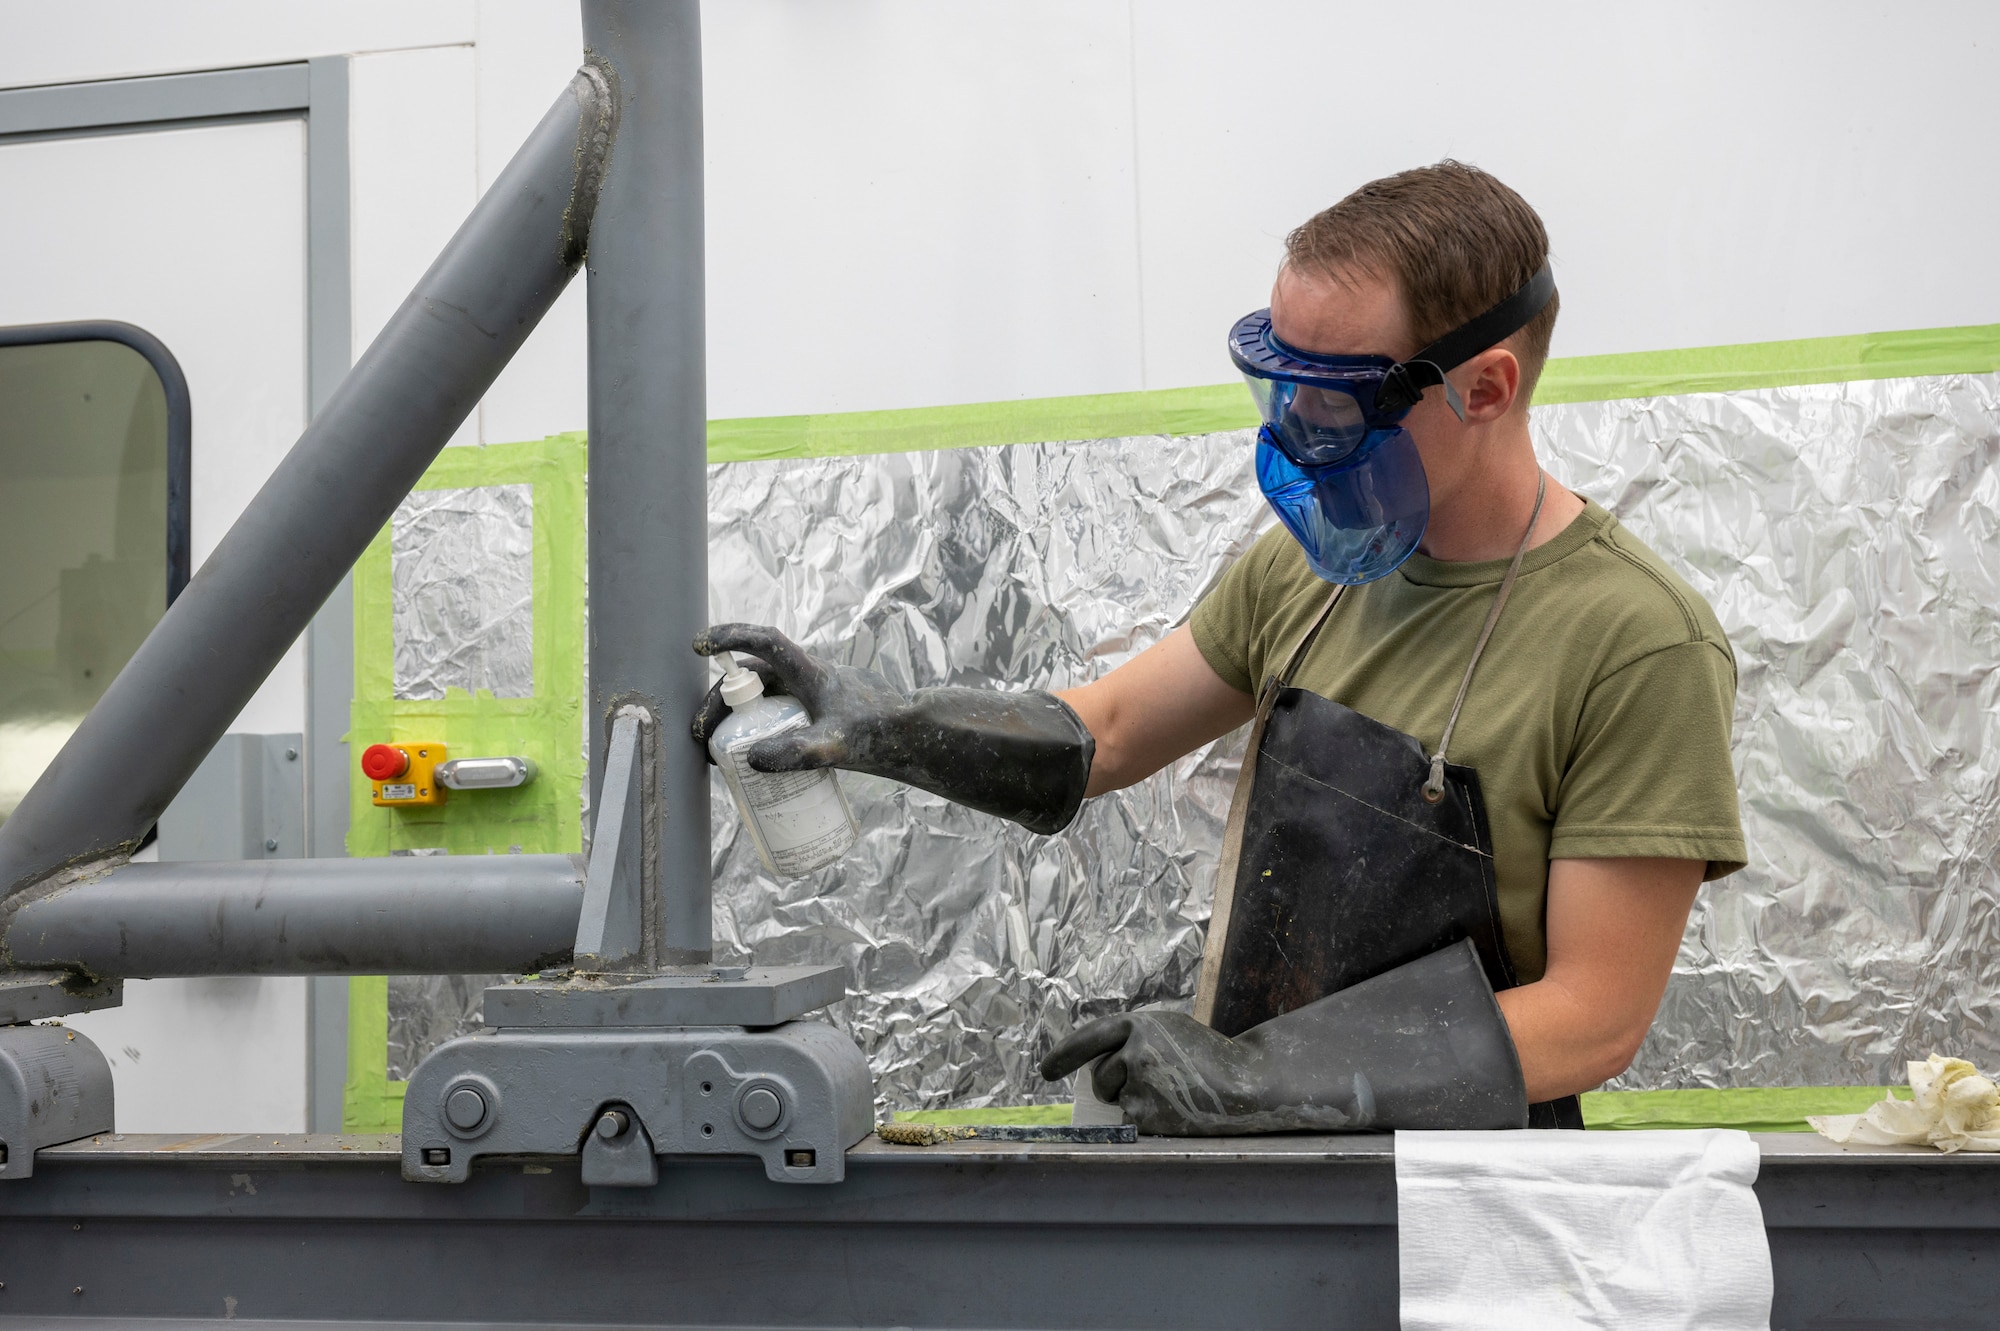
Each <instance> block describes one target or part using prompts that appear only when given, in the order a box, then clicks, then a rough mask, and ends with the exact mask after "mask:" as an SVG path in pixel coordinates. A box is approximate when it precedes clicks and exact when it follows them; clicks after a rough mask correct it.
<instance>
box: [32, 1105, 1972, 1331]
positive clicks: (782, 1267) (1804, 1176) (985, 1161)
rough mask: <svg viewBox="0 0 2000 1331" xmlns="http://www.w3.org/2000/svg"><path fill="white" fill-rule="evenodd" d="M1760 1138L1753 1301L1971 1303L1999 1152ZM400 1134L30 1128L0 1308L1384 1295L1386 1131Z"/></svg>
mask: <svg viewBox="0 0 2000 1331" xmlns="http://www.w3.org/2000/svg"><path fill="white" fill-rule="evenodd" d="M1757 1140H1758V1144H1759V1147H1760V1148H1761V1150H1762V1152H1763V1165H1762V1171H1761V1174H1760V1177H1759V1181H1758V1185H1757V1192H1758V1196H1759V1198H1760V1200H1761V1202H1762V1204H1763V1208H1764V1216H1765V1223H1766V1226H1767V1228H1768V1230H1769V1232H1770V1238H1771V1251H1772V1260H1773V1265H1774V1272H1775V1276H1776V1286H1777V1301H1776V1308H1775V1310H1774V1316H1773V1320H1772V1325H1773V1327H1774V1328H1780V1329H1781V1331H1782V1329H1784V1328H1797V1327H1814V1328H1843V1329H1845V1331H1857V1329H1858V1328H1864V1327H1882V1326H1900V1325H1912V1324H1915V1321H1916V1320H1917V1319H1921V1320H1922V1322H1924V1323H1926V1324H1935V1323H1940V1322H1945V1321H1949V1320H1951V1319H1953V1318H1962V1319H1968V1320H1966V1321H1965V1322H1964V1324H1966V1325H1974V1324H1980V1322H1981V1320H1982V1319H1983V1318H1984V1317H1985V1316H1986V1314H1987V1313H1988V1311H1989V1310H1990V1289H1991V1275H1990V1273H1991V1272H1992V1271H1993V1270H1994V1269H1995V1263H1997V1262H2000V1173H1996V1172H1994V1171H1995V1170H2000V1157H1995V1156H1971V1155H1957V1156H1945V1155H1941V1154H1939V1153H1937V1152H1934V1151H1929V1150H1925V1149H1919V1148H1905V1149H1887V1150H1869V1149H1845V1148H1841V1147H1837V1146H1834V1145H1832V1144H1831V1143H1829V1142H1826V1141H1823V1140H1821V1139H1819V1138H1817V1137H1811V1136H1805V1135H1771V1136H1762V1137H1759V1138H1758V1139H1757ZM398 1147H399V1144H398V1140H397V1138H395V1137H393V1136H304V1135H299V1136H283V1135H277V1136H242V1135H212V1136H189V1137H163V1136H140V1135H137V1134H116V1135H106V1136H102V1137H97V1138H93V1139H90V1140H87V1141H83V1142H77V1143H74V1144H72V1145H69V1146H63V1147H57V1148H53V1149H51V1150H47V1151H44V1152H42V1153H41V1154H40V1155H39V1156H38V1157H37V1160H36V1172H35V1176H34V1177H33V1178H32V1179H27V1180H22V1181H18V1182H9V1183H6V1184H4V1185H0V1282H4V1283H0V1318H9V1317H12V1318H22V1319H36V1320H43V1319H47V1318H50V1317H57V1316H60V1317H71V1318H82V1319H86V1321H85V1322H84V1323H79V1325H81V1324H87V1321H88V1320H89V1319H111V1320H113V1321H115V1320H117V1319H123V1318H133V1317H155V1318H182V1319H224V1318H232V1319H234V1320H237V1321H250V1322H252V1323H253V1324H254V1323H255V1322H257V1321H262V1320H277V1319H299V1320H307V1321H325V1322H342V1321H377V1322H391V1323H402V1324H421V1323H427V1322H455V1323H460V1324H463V1323H468V1322H470V1323H474V1324H490V1325H506V1326H533V1325H558V1324H564V1323H571V1324H592V1325H598V1326H603V1325H648V1326H660V1325H664V1326H681V1327H724V1326H728V1327H781V1326H782V1327H899V1326H900V1327H1075V1328H1086V1327H1088V1328H1101V1327H1148V1328H1177V1327H1231V1328H1242V1327H1291V1326H1314V1327H1326V1326H1355V1327H1394V1326H1395V1325H1396V1302H1397V1286H1396V1234H1395V1222H1396V1194H1395V1163H1394V1162H1395V1157H1394V1142H1393V1139H1392V1138H1390V1137H1387V1136H1329V1137H1307V1136H1292V1137H1256V1138H1233V1139H1216V1140H1171V1139H1147V1140H1142V1141H1140V1142H1139V1143H1137V1144H1135V1145H1128V1146H1065V1145H1045V1144H1019V1143H998V1142H979V1141H964V1142H953V1143H948V1144H945V1145H940V1146H931V1147H898V1146H889V1145H885V1144H883V1143H881V1142H879V1141H875V1140H873V1139H870V1140H869V1141H868V1142H865V1143H864V1144H863V1145H861V1146H859V1147H857V1148H856V1149H855V1150H854V1151H853V1152H852V1153H851V1154H850V1155H849V1157H848V1177H847V1181H846V1182H845V1183H841V1184H837V1185H832V1186H824V1187H812V1186H799V1185H787V1184H778V1183H772V1182H769V1181H768V1180H766V1179H765V1178H764V1176H763V1171H762V1168H761V1166H759V1165H758V1164H756V1163H755V1162H754V1161H750V1160H740V1161H739V1160H736V1159H731V1158H679V1159H671V1160H666V1161H663V1162H662V1169H661V1176H660V1182H659V1184H658V1186H656V1187H653V1188H649V1189H606V1188H599V1189H592V1188H588V1187H585V1186H584V1185H583V1184H582V1183H581V1181H580V1180H579V1179H578V1176H577V1168H576V1163H575V1161H574V1160H571V1159H559V1158H550V1159H535V1158H512V1159H491V1160H486V1161H483V1162H481V1164H480V1165H479V1166H478V1167H477V1168H476V1169H475V1171H474V1174H473V1178H472V1180H471V1181H470V1182H469V1183H466V1184H464V1185H458V1186H451V1185H437V1184H413V1183H406V1182H404V1181H403V1180H402V1178H401V1176H400V1174H399V1167H400V1153H399V1149H398ZM1919 1291H1921V1297H1918V1292H1919Z"/></svg>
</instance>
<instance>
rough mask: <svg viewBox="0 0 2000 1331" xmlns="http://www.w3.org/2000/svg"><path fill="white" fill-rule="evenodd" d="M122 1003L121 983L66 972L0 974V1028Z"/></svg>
mask: <svg viewBox="0 0 2000 1331" xmlns="http://www.w3.org/2000/svg"><path fill="white" fill-rule="evenodd" d="M124 1001H125V982H124V981H123V980H86V979H83V978H81V977H79V976H77V975H73V974H71V973H70V972H68V971H0V1026H15V1025H19V1024H20V1023H22V1022H26V1021H41V1020H42V1019H43V1018H45V1017H65V1016H68V1015H69V1014H71V1013H73V1012H95V1011H96V1010H97V1009H98V1008H105V1007H117V1006H118V1005H119V1004H120V1003H122V1002H124Z"/></svg>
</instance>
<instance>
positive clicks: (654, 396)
mask: <svg viewBox="0 0 2000 1331" xmlns="http://www.w3.org/2000/svg"><path fill="white" fill-rule="evenodd" d="M583 43H584V47H585V49H586V50H588V51H590V52H591V54H592V55H593V56H594V57H596V58H598V59H600V60H603V61H604V62H605V63H606V64H607V65H609V67H610V70H611V76H612V86H613V90H614V94H615V96H616V97H617V99H618V102H619V112H618V146H617V149H616V150H615V151H614V152H613V153H612V154H611V160H610V163H609V165H608V166H607V168H606V171H605V177H604V185H603V188H602V190H601V191H600V193H599V198H598V204H597V215H596V217H595V218H594V219H593V221H592V223H591V231H590V256H589V261H588V262H589V270H590V482H589V488H590V714H591V716H592V718H593V719H594V723H593V725H592V726H591V755H590V789H591V797H592V802H591V807H592V808H598V807H600V806H599V804H598V793H599V791H600V790H601V788H602V786H603V784H604V757H605V751H606V748H607V747H608V744H609V740H610V726H611V716H612V713H613V712H614V711H615V710H616V709H617V707H618V706H620V705H621V704H626V703H633V704H637V705H639V706H642V707H645V708H646V709H648V710H649V711H651V712H652V713H653V714H654V716H655V717H657V718H658V724H657V727H656V731H657V733H658V734H659V735H660V737H661V738H660V741H659V743H658V744H656V745H654V746H653V747H654V748H655V750H656V752H657V756H656V757H655V759H654V763H655V768H654V772H653V773H651V774H642V786H643V785H644V784H645V781H644V777H645V776H646V775H656V776H657V778H658V786H657V791H658V794H657V798H656V799H652V800H648V801H645V802H650V803H652V805H653V807H652V808H651V809H649V810H647V817H648V821H649V823H650V826H649V827H647V828H643V829H637V830H640V832H641V835H640V836H637V837H630V838H629V840H630V841H631V842H632V843H633V845H632V848H631V851H630V853H631V854H632V855H633V856H634V857H635V861H636V863H635V866H634V867H636V868H638V869H640V871H641V873H642V874H643V875H644V880H645V881H646V882H647V883H648V885H649V887H650V888H651V890H649V891H647V892H646V893H645V894H644V899H647V900H648V902H649V905H650V906H651V910H650V911H649V915H650V918H649V919H648V920H647V921H646V925H645V934H646V937H647V948H646V956H645V957H644V960H645V961H646V962H648V963H650V964H653V965H667V966H677V965H695V964H700V963H703V962H706V961H707V960H708V959H709V947H710V941H711V934H710V927H711V918H710V907H709V876H708V875H709V866H708V769H707V765H706V764H705V763H704V762H703V761H702V756H701V752H700V750H698V749H697V748H696V747H695V746H694V745H693V744H692V743H689V742H688V741H687V740H686V738H685V736H686V734H687V718H688V717H690V716H692V715H693V714H694V710H695V707H696V706H697V705H698V704H699V703H700V701H701V696H702V693H703V691H704V690H705V689H706V687H707V670H706V666H705V664H704V663H703V662H702V660H701V659H700V658H699V657H697V656H695V655H694V653H693V651H692V650H691V644H692V642H693V640H694V635H695V634H696V632H698V631H699V630H700V629H701V627H702V626H703V625H704V624H705V623H706V622H707V620H708V484H707V482H708V474H707V463H708V420H707V418H708V410H707V398H706V387H707V366H706V363H705V361H704V359H703V338H704V328H703V318H704V315H703V267H702V264H703V259H702V137H701V9H700V6H699V5H698V4H697V3H696V0H584V4H583ZM647 832H650V833H651V834H652V835H650V836H648V835H646V833H647ZM655 848H657V855H655V854H654V851H655Z"/></svg>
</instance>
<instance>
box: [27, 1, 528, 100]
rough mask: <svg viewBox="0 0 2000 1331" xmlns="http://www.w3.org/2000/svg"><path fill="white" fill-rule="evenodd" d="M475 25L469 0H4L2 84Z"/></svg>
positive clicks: (115, 74)
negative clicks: (166, 0) (164, 0)
mask: <svg viewBox="0 0 2000 1331" xmlns="http://www.w3.org/2000/svg"><path fill="white" fill-rule="evenodd" d="M563 2H564V0H550V3H551V4H552V5H556V6H560V5H561V4H562V3H563ZM473 25H474V13H473V0H338V2H337V3H335V2H334V0H311V2H307V0H285V2H284V3H273V2H272V0H171V2H170V3H162V0H61V3H59V4H51V3H48V0H0V87H18V86H22V85H26V84H34V83H72V82H75V81H77V80H81V79H115V78H125V77H128V76H131V75H135V74H162V73H169V72H173V71H177V70H186V69H227V68H230V67H233V66H236V65H263V64H275V63H279V62H282V61H287V60H303V59H305V58H307V57H308V56H315V55H341V54H345V53H348V52H352V51H382V50H393V49H396V48H399V47H407V46H443V45H447V44H449V43H453V42H469V41H471V40H472V35H473Z"/></svg>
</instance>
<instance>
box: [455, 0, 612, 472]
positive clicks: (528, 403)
mask: <svg viewBox="0 0 2000 1331" xmlns="http://www.w3.org/2000/svg"><path fill="white" fill-rule="evenodd" d="M478 60H479V73H478V78H479V188H480V191H481V192H482V193H483V192H485V191H486V190H488V189H490V188H492V186H493V182H494V180H495V179H496V178H498V176H499V175H500V172H501V171H502V170H503V169H505V168H506V165H507V163H508V162H509V161H511V160H512V159H513V156H514V153H515V151H516V150H517V149H518V148H520V146H521V143H522V141H523V140H525V139H526V138H527V137H528V133H529V131H531V130H533V129H534V127H535V126H536V125H537V124H539V123H540V122H541V118H542V115H543V113H544V112H546V111H547V110H548V109H549V105H550V104H551V103H552V102H554V101H555V99H556V97H557V96H558V95H559V94H560V93H561V92H562V90H563V89H564V88H565V87H567V86H568V85H569V81H570V78H571V76H572V75H574V74H575V73H576V67H577V66H578V65H579V64H580V63H582V60H583V20H582V17H581V11H580V10H579V8H578V7H577V6H576V5H574V4H551V3H549V2H548V0H479V45H478ZM584 287H585V282H584V279H583V277H582V275H581V274H579V275H578V276H577V277H576V279H575V280H573V281H572V282H571V283H570V287H569V290H568V291H566V292H564V293H563V295H562V298H561V299H560V300H558V301H557V302H556V305H555V308H554V309H552V310H550V311H549V312H548V313H547V314H546V315H544V316H543V317H542V322H541V324H540V326H538V327H537V328H536V329H535V331H534V332H533V333H531V334H529V335H528V340H527V343H526V344H525V345H523V346H522V348H521V350H520V351H519V352H517V353H515V356H514V360H513V362H512V363H511V364H509V365H508V367H507V368H506V369H505V370H503V371H501V373H500V378H499V379H498V380H497V381H495V383H494V385H493V387H492V388H490V389H488V390H487V393H486V397H485V400H484V401H482V402H481V403H480V404H479V415H480V438H481V439H482V440H483V441H484V442H486V443H489V444H493V443H506V442H508V441H510V440H516V439H539V438H541V437H542V436H543V435H550V434H561V433H562V432H564V431H566V430H581V429H582V428H583V427H584V424H585V421H586V416H587V413H586V404H587V398H588V383H587V380H588V376H589V364H588V359H587V356H586V330H585V326H584V319H585V309H586V307H585V299H584Z"/></svg>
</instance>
